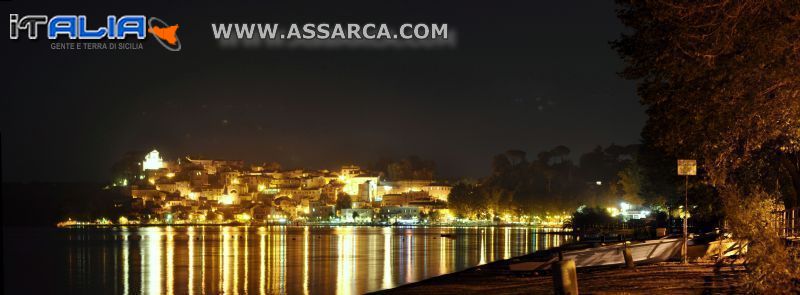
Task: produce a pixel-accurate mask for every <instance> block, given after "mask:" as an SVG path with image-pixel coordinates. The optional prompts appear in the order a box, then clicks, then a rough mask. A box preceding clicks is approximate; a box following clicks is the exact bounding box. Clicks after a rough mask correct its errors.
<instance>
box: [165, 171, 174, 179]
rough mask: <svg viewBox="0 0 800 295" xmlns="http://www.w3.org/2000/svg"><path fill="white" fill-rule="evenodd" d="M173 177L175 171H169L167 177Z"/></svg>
mask: <svg viewBox="0 0 800 295" xmlns="http://www.w3.org/2000/svg"><path fill="white" fill-rule="evenodd" d="M173 177H175V173H172V172H170V173H167V178H173Z"/></svg>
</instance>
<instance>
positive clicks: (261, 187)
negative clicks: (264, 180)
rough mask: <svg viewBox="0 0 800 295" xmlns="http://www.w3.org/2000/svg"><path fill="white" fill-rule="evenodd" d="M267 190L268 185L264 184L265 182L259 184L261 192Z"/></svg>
mask: <svg viewBox="0 0 800 295" xmlns="http://www.w3.org/2000/svg"><path fill="white" fill-rule="evenodd" d="M265 190H267V186H266V185H263V184H259V185H258V191H259V192H263V191H265Z"/></svg>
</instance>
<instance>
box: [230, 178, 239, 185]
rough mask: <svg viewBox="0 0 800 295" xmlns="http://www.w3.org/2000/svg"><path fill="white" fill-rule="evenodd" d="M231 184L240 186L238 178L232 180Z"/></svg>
mask: <svg viewBox="0 0 800 295" xmlns="http://www.w3.org/2000/svg"><path fill="white" fill-rule="evenodd" d="M231 183H232V184H239V179H238V178H233V179H231Z"/></svg>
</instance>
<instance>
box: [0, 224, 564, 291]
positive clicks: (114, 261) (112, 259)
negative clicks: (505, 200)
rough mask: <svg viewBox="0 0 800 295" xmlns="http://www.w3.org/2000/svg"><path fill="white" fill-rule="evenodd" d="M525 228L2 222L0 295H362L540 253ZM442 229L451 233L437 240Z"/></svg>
mask: <svg viewBox="0 0 800 295" xmlns="http://www.w3.org/2000/svg"><path fill="white" fill-rule="evenodd" d="M539 231H542V230H541V229H532V228H523V227H519V228H516V227H476V228H439V227H431V228H424V227H413V228H411V227H409V228H399V227H346V226H343V227H315V226H307V227H303V226H267V227H259V226H249V227H247V226H202V227H201V226H174V227H141V228H139V227H115V228H75V229H56V228H4V231H3V270H4V272H3V273H4V281H5V284H4V287H3V288H4V290H5V291H6V292H5V293H6V294H38V293H48V294H361V293H364V292H370V291H376V290H381V289H386V288H392V287H396V286H399V285H402V284H406V283H410V282H415V281H419V280H422V279H425V278H429V277H433V276H438V275H441V274H446V273H451V272H454V271H458V270H462V269H465V268H469V267H472V266H476V265H480V264H484V263H487V262H491V261H494V260H499V259H506V258H510V257H513V256H519V255H522V254H526V253H530V252H533V251H536V250H541V249H547V248H550V247H553V246H558V245H560V244H562V243H565V242H567V241H568V240H569V239H570V237H568V236H562V235H555V234H536V232H539ZM442 233H455V235H454V237H453V238H442V237H440V234H442Z"/></svg>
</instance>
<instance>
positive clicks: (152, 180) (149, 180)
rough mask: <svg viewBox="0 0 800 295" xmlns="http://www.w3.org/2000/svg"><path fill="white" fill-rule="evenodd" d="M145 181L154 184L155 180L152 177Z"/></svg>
mask: <svg viewBox="0 0 800 295" xmlns="http://www.w3.org/2000/svg"><path fill="white" fill-rule="evenodd" d="M147 182H149V183H150V184H156V180H155V179H153V178H149V179H147Z"/></svg>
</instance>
